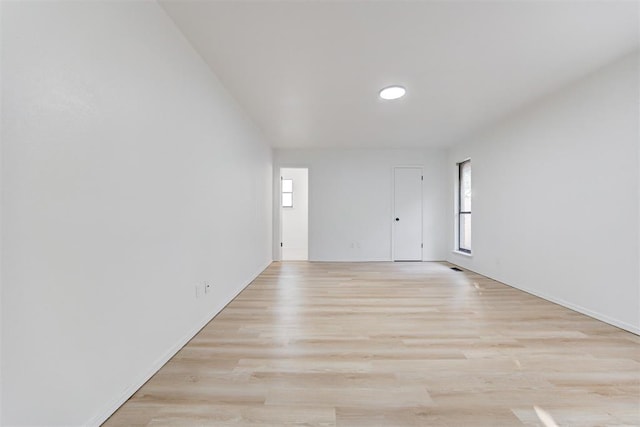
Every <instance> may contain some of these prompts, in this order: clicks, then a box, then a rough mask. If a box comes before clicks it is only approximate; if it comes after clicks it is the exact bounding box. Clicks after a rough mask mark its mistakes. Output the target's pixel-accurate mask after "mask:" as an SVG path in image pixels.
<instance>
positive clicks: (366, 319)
mask: <svg viewBox="0 0 640 427" xmlns="http://www.w3.org/2000/svg"><path fill="white" fill-rule="evenodd" d="M603 286H604V284H603ZM551 420H554V421H551ZM553 422H555V423H557V425H559V426H604V425H607V426H609V425H611V426H614V425H615V426H622V425H625V426H638V425H640V337H638V336H636V335H634V334H631V333H629V332H625V331H622V330H620V329H617V328H615V327H613V326H609V325H607V324H605V323H602V322H600V321H597V320H594V319H591V318H589V317H586V316H584V315H581V314H578V313H576V312H573V311H571V310H568V309H566V308H563V307H560V306H558V305H555V304H552V303H550V302H547V301H544V300H542V299H539V298H536V297H533V296H531V295H529V294H526V293H524V292H521V291H518V290H516V289H513V288H511V287H508V286H506V285H503V284H501V283H498V282H495V281H493V280H490V279H487V278H485V277H482V276H479V275H476V274H473V273H470V272H463V273H460V272H455V271H452V270H450V269H449V266H448V265H445V264H440V263H306V262H290V263H273V264H272V265H271V266H270V267H269V268H268V269H267V270H266V271H265V272H264V273H262V274H261V275H260V276H259V277H258V278H257V279H256V280H255V281H254V282H253V283H252V284H251V285H250V286H249V287H248V288H247V289H246V290H245V291H244V292H242V294H240V296H238V298H236V299H235V300H234V301H233V302H232V303H231V304H230V305H229V306H228V307H227V308H225V309H224V310H223V311H222V312H221V313H220V314H219V315H218V316H217V317H216V318H215V319H214V320H213V321H212V322H211V323H209V324H208V325H207V326H206V327H205V328H204V329H203V330H202V331H201V332H200V333H199V334H198V335H197V336H196V337H195V338H194V339H193V340H192V341H191V342H190V343H189V344H188V345H187V346H186V347H184V348H183V349H182V350H181V351H180V352H179V353H178V354H177V355H176V356H175V357H174V358H173V359H172V360H171V361H170V362H169V363H167V365H165V366H164V367H163V368H162V369H161V370H160V371H159V372H158V373H157V374H156V375H155V376H154V377H153V378H152V379H151V380H150V381H149V382H148V383H147V384H146V385H145V386H144V387H142V388H141V389H140V390H139V391H138V392H137V393H136V394H135V395H134V396H133V397H132V398H131V399H130V400H129V401H128V402H127V403H125V405H123V406H122V407H121V408H120V409H119V410H118V411H117V412H116V413H115V414H114V415H113V416H112V417H111V418H110V419H109V420H108V421H107V423H106V425H107V426H134V425H143V426H146V425H150V426H162V425H178V426H191V425H207V426H288V425H301V426H366V427H373V426H519V425H527V426H544V425H549V426H550V425H554V424H552V423H553ZM545 423H546V424H545Z"/></svg>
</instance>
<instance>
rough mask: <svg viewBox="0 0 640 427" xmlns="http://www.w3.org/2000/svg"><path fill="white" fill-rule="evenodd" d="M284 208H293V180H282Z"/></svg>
mask: <svg viewBox="0 0 640 427" xmlns="http://www.w3.org/2000/svg"><path fill="white" fill-rule="evenodd" d="M282 207H283V208H292V207H293V180H292V179H283V180H282Z"/></svg>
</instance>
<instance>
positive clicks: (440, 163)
mask: <svg viewBox="0 0 640 427" xmlns="http://www.w3.org/2000/svg"><path fill="white" fill-rule="evenodd" d="M274 162H275V163H274V167H275V168H276V170H277V169H278V168H279V167H281V166H282V167H294V166H299V167H308V168H309V259H310V260H312V261H389V260H391V226H392V190H393V167H394V166H408V165H411V166H422V167H423V170H424V185H423V191H424V194H423V201H424V210H423V241H424V250H423V259H424V260H427V261H429V260H444V259H445V258H446V247H447V230H446V228H445V227H443V224H445V223H446V215H447V208H448V198H447V188H446V181H447V178H448V177H447V174H446V152H445V150H441V149H425V150H391V149H390V150H384V149H381V150H348V149H324V150H317V149H314V150H310V149H300V150H295V149H278V150H275V151H274ZM279 179H280V177H279V176H274V188H279V185H280V184H279ZM274 214H275V215H276V220H275V221H274V225H275V227H276V230H274V231H275V233H276V234H275V235H276V236H277V235H278V230H277V226H278V221H277V215H278V212H277V211H274ZM352 246H353V247H352ZM277 253H278V252H277V247H275V246H274V254H277Z"/></svg>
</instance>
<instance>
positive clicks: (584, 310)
mask: <svg viewBox="0 0 640 427" xmlns="http://www.w3.org/2000/svg"><path fill="white" fill-rule="evenodd" d="M500 283H503V282H500ZM505 284H506V285H508V286H511V287H512V288H516V289H519V290H521V291H524V292H526V293H528V294H531V295H535V296H537V297H539V298H542V299H544V300H547V301H551V302H553V303H555V304H558V305H561V306H563V307H566V308H568V309H570V310H573V311H577V312H578V313H581V314H584V315H586V316H589V317H593V318H594V319H597V320H600V321H602V322H605V323H608V324H610V325H612V326H615V327H617V328H620V329H624V330H625V331H629V332H631V333H634V334H636V335H640V327H638V326H634V325H632V324H630V323H627V322H623V321H621V320H618V319H614V318H613V317H610V316H607V315H606V314H602V313H599V312H597V311H593V310H590V309H588V308H585V307H582V306H580V305H577V304H573V303H571V302H568V301H565V300H563V299H560V298H555V297H552V296H549V295H545V294H543V293H540V292H537V291H532V290H531V289H526V288H520V287H517V286H513V285H509V284H508V283H505Z"/></svg>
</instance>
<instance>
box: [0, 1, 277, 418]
mask: <svg viewBox="0 0 640 427" xmlns="http://www.w3.org/2000/svg"><path fill="white" fill-rule="evenodd" d="M2 8H3V11H2V13H3V22H2V39H3V44H2V55H3V56H2V61H3V63H2V69H3V76H2V77H3V80H2V108H3V115H2V156H3V158H2V160H3V163H2V182H3V194H2V209H3V210H2V216H3V224H2V244H3V250H4V252H3V259H2V284H3V289H2V294H3V295H2V341H3V345H2V372H3V381H2V393H3V408H4V412H3V420H2V423H3V425H47V426H55V425H65V426H73V425H82V424H97V423H99V422H100V421H102V420H103V419H104V418H105V417H106V416H107V415H109V413H110V411H112V410H114V409H115V408H116V407H117V405H118V404H119V403H121V402H122V401H123V399H125V398H126V397H128V396H129V394H130V393H132V392H133V391H135V389H136V388H137V387H138V386H140V385H141V384H142V382H143V381H144V380H145V379H147V378H148V376H149V375H150V374H152V373H153V371H154V370H155V369H157V368H159V367H160V365H161V364H162V363H163V362H164V361H165V360H166V359H167V358H168V357H170V356H171V355H172V354H173V352H174V351H175V350H177V349H178V348H179V346H180V345H182V344H183V343H185V341H186V340H187V339H188V338H189V337H190V336H192V335H193V334H194V333H195V332H196V331H197V329H198V328H199V327H201V326H202V325H203V324H204V322H206V320H208V319H210V318H211V317H212V316H213V315H214V314H215V313H216V312H217V311H218V310H220V309H221V308H222V307H223V306H224V305H225V304H226V303H227V302H228V301H229V300H230V299H231V298H232V297H233V296H234V295H236V294H237V293H238V292H239V291H240V290H241V289H242V288H243V287H244V286H245V285H246V284H247V283H248V282H249V281H250V280H251V279H252V278H253V277H255V276H256V275H257V274H258V273H259V272H260V271H261V270H262V269H263V268H264V267H266V266H267V265H268V263H269V262H270V260H271V248H272V242H271V236H272V230H271V224H272V216H271V209H272V203H271V201H272V193H271V189H272V176H273V172H272V166H271V149H270V148H269V147H268V146H267V144H266V143H265V141H264V140H263V139H262V138H261V136H260V135H259V133H258V132H257V131H256V130H255V129H254V127H253V126H252V124H251V123H250V122H249V121H248V120H247V118H246V117H245V115H244V114H243V113H242V112H241V111H240V110H239V109H238V107H237V106H236V104H235V102H234V100H233V99H232V98H230V97H229V95H228V94H227V93H226V91H225V89H224V88H223V87H222V85H221V84H220V82H219V81H218V80H217V79H216V77H215V76H214V75H212V74H211V72H210V70H209V68H208V67H207V65H206V64H205V63H204V62H203V61H202V60H201V59H200V58H199V57H198V56H197V55H196V53H195V52H194V51H193V49H192V48H191V47H190V46H189V44H188V43H187V42H186V41H185V39H184V38H183V37H182V35H181V34H180V33H179V32H178V30H177V29H176V28H175V26H174V25H173V23H172V22H171V21H170V20H169V18H168V17H167V16H166V15H165V12H164V11H163V10H162V9H161V8H160V7H159V6H158V5H157V4H156V3H155V2H2ZM204 281H209V282H210V283H212V284H213V289H212V292H211V293H210V294H207V295H202V296H201V297H200V298H198V299H196V296H195V287H196V285H198V286H202V283H203V282H204Z"/></svg>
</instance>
